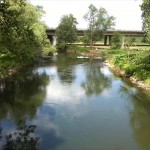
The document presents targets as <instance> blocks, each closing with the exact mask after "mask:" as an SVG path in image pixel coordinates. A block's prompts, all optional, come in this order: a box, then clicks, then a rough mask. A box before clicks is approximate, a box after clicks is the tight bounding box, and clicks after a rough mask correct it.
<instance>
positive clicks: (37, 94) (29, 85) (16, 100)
mask: <svg viewBox="0 0 150 150" xmlns="http://www.w3.org/2000/svg"><path fill="white" fill-rule="evenodd" d="M149 100H150V97H149V96H148V94H146V93H145V92H143V91H141V90H140V89H138V88H136V87H134V86H133V85H131V84H130V83H128V82H126V81H124V80H122V79H120V78H118V77H116V76H115V75H113V73H112V72H111V71H110V70H109V69H108V68H107V67H106V66H104V65H103V63H102V62H101V61H99V60H96V61H94V62H93V63H91V64H90V63H89V61H88V60H84V59H73V58H68V57H64V56H58V58H55V59H53V60H50V61H48V62H47V63H40V64H39V65H38V66H35V67H31V68H28V69H27V70H25V71H24V72H23V73H22V74H20V75H17V76H15V77H14V78H13V79H10V80H7V81H5V82H1V83H0V149H9V150H11V149H12V150H17V149H20V150H24V149H28V150H33V149H40V150H149V149H150V103H149Z"/></svg>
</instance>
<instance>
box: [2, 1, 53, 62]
mask: <svg viewBox="0 0 150 150" xmlns="http://www.w3.org/2000/svg"><path fill="white" fill-rule="evenodd" d="M42 15H43V10H42V8H41V7H39V6H37V7H36V6H33V5H32V4H31V3H29V2H28V1H26V0H5V1H3V3H0V54H9V55H11V56H12V55H13V56H15V59H18V60H19V61H20V62H23V63H27V62H29V61H33V60H35V59H36V58H37V57H38V56H39V55H41V53H42V51H43V50H44V48H45V47H50V42H49V41H48V39H47V35H46V32H45V30H46V25H45V24H44V23H43V22H41V17H42Z"/></svg>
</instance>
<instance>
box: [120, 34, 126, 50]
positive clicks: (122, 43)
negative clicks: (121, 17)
mask: <svg viewBox="0 0 150 150" xmlns="http://www.w3.org/2000/svg"><path fill="white" fill-rule="evenodd" d="M124 39H125V36H124V35H122V36H121V49H124Z"/></svg>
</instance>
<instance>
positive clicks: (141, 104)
mask: <svg viewBox="0 0 150 150" xmlns="http://www.w3.org/2000/svg"><path fill="white" fill-rule="evenodd" d="M120 92H121V93H122V95H124V93H126V94H128V95H129V96H130V98H131V99H132V101H131V102H132V104H133V108H132V109H130V111H129V115H130V124H131V128H132V131H133V136H134V138H135V141H136V142H137V144H138V145H139V146H140V148H141V149H142V150H149V149H150V142H149V139H150V118H149V116H150V103H149V95H146V94H144V93H142V91H141V90H140V89H137V88H133V87H131V86H128V85H127V84H124V85H123V86H122V87H121V88H120Z"/></svg>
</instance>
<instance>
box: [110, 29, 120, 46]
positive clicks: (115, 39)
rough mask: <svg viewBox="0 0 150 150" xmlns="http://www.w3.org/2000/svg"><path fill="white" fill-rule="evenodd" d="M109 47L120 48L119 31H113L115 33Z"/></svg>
mask: <svg viewBox="0 0 150 150" xmlns="http://www.w3.org/2000/svg"><path fill="white" fill-rule="evenodd" d="M111 48H112V49H118V48H121V34H120V32H119V31H118V32H115V35H114V36H113V37H112V40H111Z"/></svg>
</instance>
